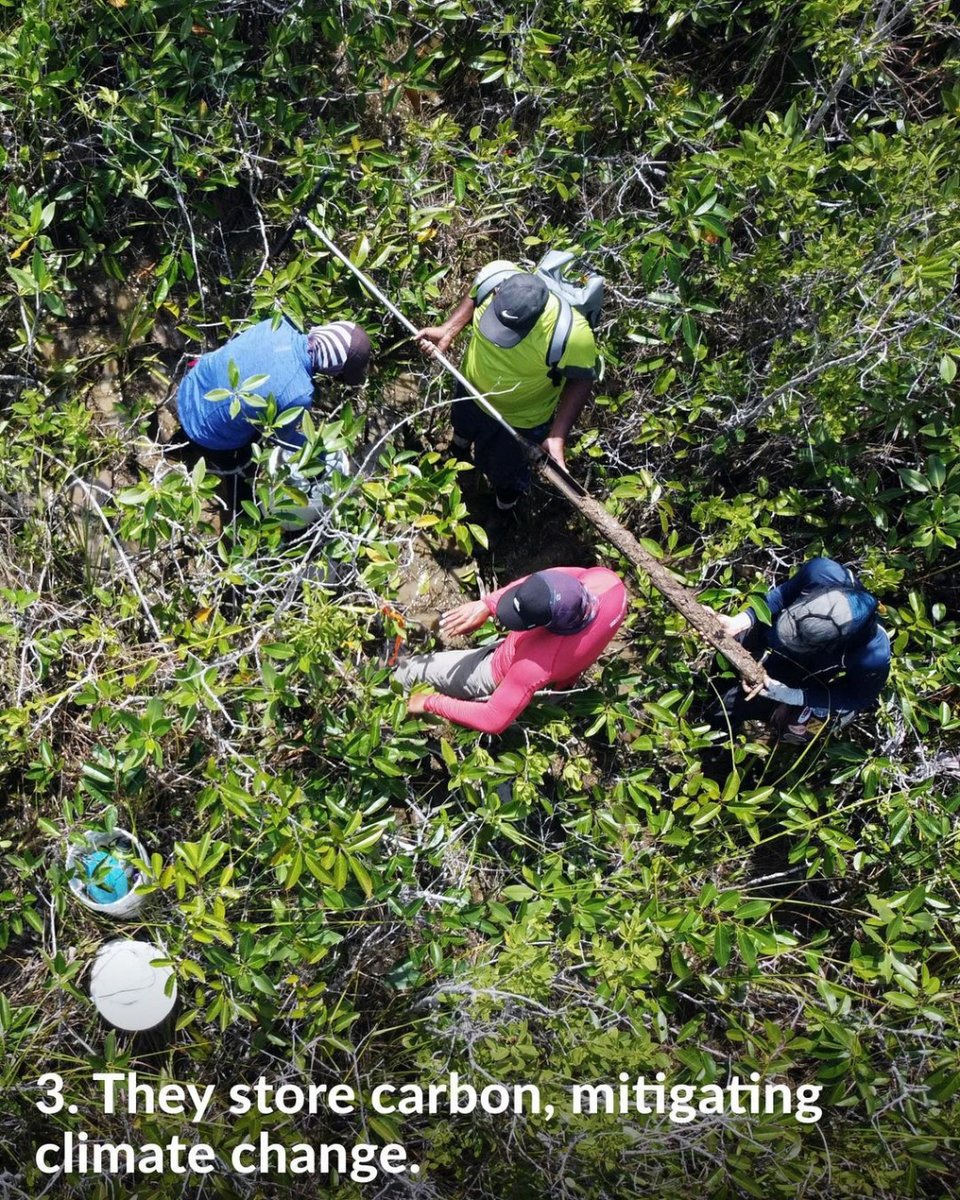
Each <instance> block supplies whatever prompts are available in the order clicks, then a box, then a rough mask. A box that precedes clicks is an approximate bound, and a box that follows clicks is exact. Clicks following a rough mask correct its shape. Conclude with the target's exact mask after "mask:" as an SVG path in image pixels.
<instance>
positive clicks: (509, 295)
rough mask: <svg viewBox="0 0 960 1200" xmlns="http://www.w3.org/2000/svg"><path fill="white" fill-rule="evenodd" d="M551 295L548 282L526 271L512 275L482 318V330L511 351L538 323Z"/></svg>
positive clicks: (493, 340) (498, 291)
mask: <svg viewBox="0 0 960 1200" xmlns="http://www.w3.org/2000/svg"><path fill="white" fill-rule="evenodd" d="M549 295H550V292H549V290H548V288H547V285H546V284H545V283H544V282H543V280H542V279H540V278H538V277H537V276H536V275H530V274H529V273H528V272H526V271H518V272H517V274H516V275H509V276H508V277H507V278H506V279H505V280H504V281H503V283H501V285H500V286H499V287H498V288H497V290H496V291H495V292H494V294H493V299H492V300H491V301H490V303H489V304H488V305H487V307H486V310H485V311H484V314H483V316H482V317H481V318H480V332H481V333H482V334H483V336H484V337H485V338H487V339H488V340H489V341H491V342H493V344H494V345H495V346H500V347H501V348H502V349H504V350H509V349H510V348H511V347H512V346H516V345H517V344H518V343H519V342H522V341H523V339H524V338H525V337H526V336H527V334H528V333H529V332H530V330H531V329H532V328H533V327H534V325H536V323H537V321H538V320H539V319H540V314H541V313H542V312H543V310H544V309H545V308H546V306H547V298H548V297H549Z"/></svg>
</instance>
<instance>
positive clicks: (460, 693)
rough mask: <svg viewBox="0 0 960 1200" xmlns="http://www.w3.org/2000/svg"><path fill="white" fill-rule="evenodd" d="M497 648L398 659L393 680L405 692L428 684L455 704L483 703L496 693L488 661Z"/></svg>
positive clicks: (441, 652)
mask: <svg viewBox="0 0 960 1200" xmlns="http://www.w3.org/2000/svg"><path fill="white" fill-rule="evenodd" d="M499 645H500V642H495V643H493V644H492V645H490V646H480V647H479V649H477V650H439V651H437V652H436V653H435V654H415V655H413V657H412V658H401V659H400V661H399V662H398V663H397V666H396V669H395V670H394V673H393V677H394V679H396V680H397V682H398V683H399V684H400V685H401V687H405V688H407V689H409V688H412V687H413V686H414V684H417V683H429V684H430V686H431V687H433V688H435V689H436V690H437V691H438V692H442V693H443V694H444V695H445V696H453V697H454V698H455V699H457V700H484V699H486V697H487V696H492V695H493V692H494V690H495V689H496V686H497V684H496V681H495V680H494V678H493V670H492V666H491V664H492V661H493V655H494V651H495V650H496V649H497V647H498V646H499Z"/></svg>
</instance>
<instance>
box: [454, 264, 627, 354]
mask: <svg viewBox="0 0 960 1200" xmlns="http://www.w3.org/2000/svg"><path fill="white" fill-rule="evenodd" d="M575 258H576V255H575V254H574V253H573V252H572V251H571V250H548V251H547V253H546V254H545V255H544V256H543V258H542V259H541V260H540V262H539V263H537V266H536V269H535V270H534V272H533V273H534V274H535V275H537V276H539V277H540V278H541V279H542V280H543V282H544V283H545V284H546V285H547V287H548V288H549V289H550V291H551V292H552V293H553V294H554V296H556V297H557V299H558V300H559V301H560V312H559V314H558V315H557V323H556V325H554V327H553V333H552V335H551V337H550V344H549V345H548V346H547V366H548V367H549V369H550V374H551V376H554V375H555V374H556V370H557V367H558V366H559V365H560V359H561V358H563V352H564V350H566V348H567V341H568V340H569V337H570V330H571V329H572V328H573V310H574V309H576V310H577V312H579V313H581V314H582V315H583V316H584V317H585V318H586V320H587V323H588V324H589V326H590V328H591V329H596V327H597V325H599V323H600V310H601V308H602V306H603V276H602V275H595V274H593V273H590V274H587V275H581V276H580V282H576V281H575V280H571V279H568V278H567V276H566V275H565V274H564V268H565V267H568V266H569V265H570V263H572V262H573V261H574V259H575ZM518 270H519V268H505V269H504V270H502V271H497V272H495V273H494V274H493V275H491V276H490V278H489V279H485V280H484V281H483V283H482V284H481V286H480V287H479V288H478V289H477V295H476V300H475V303H476V305H477V308H479V307H480V305H481V304H482V303H483V302H484V300H486V298H487V297H488V296H490V295H491V294H492V293H493V292H495V291H496V290H497V288H498V287H499V286H500V284H501V283H503V281H504V280H505V279H506V278H507V277H508V276H510V275H516V274H517V273H518Z"/></svg>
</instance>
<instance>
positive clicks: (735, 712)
mask: <svg viewBox="0 0 960 1200" xmlns="http://www.w3.org/2000/svg"><path fill="white" fill-rule="evenodd" d="M735 640H736V641H738V642H739V643H740V645H741V646H743V648H744V650H748V651H749V652H750V654H752V655H753V657H754V658H756V659H759V658H760V656H761V655H762V653H763V651H764V650H765V649H766V646H765V645H764V641H765V639H764V631H763V626H762V625H760V624H759V623H756V622H755V623H754V624H753V625H751V626H750V628H749V629H747V630H745V631H744V632H743V633H742V634H740V635H739V637H737V638H736V639H735ZM799 712H800V709H798V708H794V707H792V706H790V705H787V704H780V703H779V701H777V700H771V699H770V698H769V697H767V696H752V697H748V696H747V694H746V693H745V692H744V690H743V687H742V686H741V685H740V683H735V684H734V685H733V686H732V687H730V688H728V689H727V690H726V691H725V692H724V693H723V695H722V696H721V697H720V703H719V704H718V705H715V706H714V707H713V708H712V710H711V711H710V712H709V713H708V714H707V720H708V721H709V722H710V725H711V726H712V728H714V729H726V728H727V726H728V725H729V727H730V729H731V731H732V732H733V733H737V732H738V730H739V729H740V728H741V726H742V725H743V723H744V721H766V722H768V723H771V724H774V725H776V726H777V727H779V726H781V725H784V727H785V725H786V724H787V723H789V718H790V716H791V715H792V716H796V715H798V714H799ZM771 718H775V719H774V720H771ZM780 731H781V732H782V730H780Z"/></svg>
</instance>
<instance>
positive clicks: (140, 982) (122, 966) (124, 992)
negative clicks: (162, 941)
mask: <svg viewBox="0 0 960 1200" xmlns="http://www.w3.org/2000/svg"><path fill="white" fill-rule="evenodd" d="M166 957H167V955H166V952H165V951H164V950H161V949H160V947H159V946H152V945H151V944H150V943H149V942H136V941H132V940H130V939H128V938H115V939H114V940H113V941H110V942H107V943H105V944H104V945H103V946H101V947H100V949H99V950H98V951H97V956H96V958H95V959H94V960H93V966H92V967H91V968H90V999H91V1000H92V1001H93V1003H94V1005H95V1006H96V1009H97V1012H98V1013H99V1014H100V1016H101V1017H103V1019H104V1020H105V1021H109V1023H110V1024H111V1025H113V1026H114V1027H115V1028H116V1029H122V1030H125V1031H126V1032H127V1033H143V1032H145V1031H146V1030H148V1029H155V1028H156V1027H157V1026H158V1025H160V1024H162V1022H163V1021H165V1020H166V1019H167V1017H168V1016H169V1015H170V1014H171V1013H172V1012H173V1009H174V1006H175V1005H176V1003H177V984H176V980H175V979H174V980H173V983H172V984H171V983H170V980H171V979H173V969H172V968H171V967H155V966H153V965H152V963H153V960H154V959H157V958H166Z"/></svg>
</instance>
